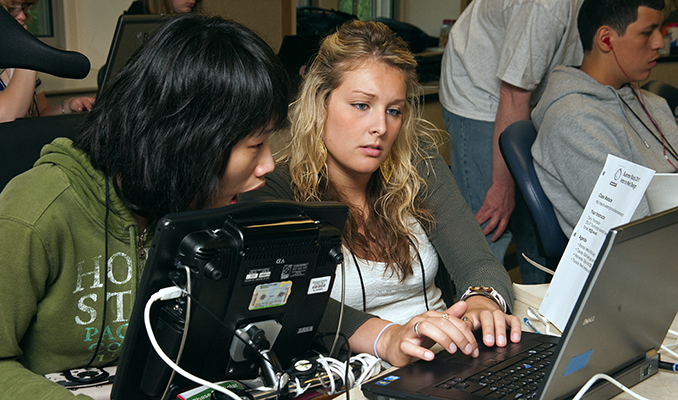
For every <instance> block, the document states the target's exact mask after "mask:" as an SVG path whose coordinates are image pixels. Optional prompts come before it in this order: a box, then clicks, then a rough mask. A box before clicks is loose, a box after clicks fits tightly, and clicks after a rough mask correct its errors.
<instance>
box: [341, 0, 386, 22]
mask: <svg viewBox="0 0 678 400" xmlns="http://www.w3.org/2000/svg"><path fill="white" fill-rule="evenodd" d="M339 11H343V12H345V13H349V14H355V15H357V16H358V19H360V20H363V21H367V20H370V19H373V18H379V17H385V18H393V0H339Z"/></svg>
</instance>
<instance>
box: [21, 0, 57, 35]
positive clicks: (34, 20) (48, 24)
mask: <svg viewBox="0 0 678 400" xmlns="http://www.w3.org/2000/svg"><path fill="white" fill-rule="evenodd" d="M28 12H29V13H30V19H29V20H28V23H27V24H26V26H27V27H28V31H29V32H30V33H31V34H33V36H37V37H53V36H54V28H53V26H52V0H43V1H39V2H38V3H37V4H34V5H33V6H32V7H31V9H30V11H28Z"/></svg>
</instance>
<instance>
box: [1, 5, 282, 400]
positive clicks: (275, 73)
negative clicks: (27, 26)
mask: <svg viewBox="0 0 678 400" xmlns="http://www.w3.org/2000/svg"><path fill="white" fill-rule="evenodd" d="M287 105H288V103H287V84H286V81H285V72H284V69H283V68H282V66H281V65H280V63H279V61H278V60H277V58H276V56H275V54H274V52H273V51H272V50H271V49H270V48H269V47H268V46H267V45H266V44H265V43H264V42H263V40H261V39H260V38H259V37H257V36H256V35H255V34H254V33H252V32H251V31H249V30H248V29H246V28H244V27H243V26H241V25H239V24H237V23H234V22H230V21H224V20H221V19H218V18H207V17H200V16H195V15H186V16H181V17H177V18H175V19H172V20H171V21H169V22H168V23H166V24H165V25H163V26H162V27H161V28H160V29H159V30H158V31H157V32H156V34H154V35H153V36H152V37H151V39H149V41H148V42H147V43H145V44H144V45H143V47H142V48H141V49H140V50H139V51H138V52H137V53H136V54H135V55H134V56H133V57H132V58H131V59H130V61H129V62H128V64H127V65H126V66H125V67H124V68H123V69H122V70H121V71H120V73H119V74H118V75H117V76H116V77H115V79H114V80H113V81H112V82H111V83H110V85H109V86H107V88H106V90H105V91H104V93H102V95H101V96H100V97H99V98H98V99H97V102H96V104H95V106H94V108H93V110H92V112H91V113H89V114H88V115H87V118H86V120H85V123H84V128H83V130H82V133H81V135H80V136H79V137H78V138H77V139H76V140H75V141H73V142H71V141H70V140H68V139H65V138H59V139H56V140H55V141H54V142H52V143H51V144H50V145H48V146H46V147H45V148H44V149H43V151H42V155H41V157H40V159H39V160H38V162H37V163H36V165H35V167H34V168H33V169H31V170H30V171H28V172H26V173H24V174H22V175H20V176H18V177H16V178H15V179H14V180H13V181H12V182H10V183H9V184H8V185H7V186H6V188H5V190H4V191H3V192H2V194H0V242H1V243H2V246H0V308H2V310H3V311H2V313H1V314H0V392H1V393H3V396H6V397H11V398H27V397H39V398H45V399H47V398H49V399H61V398H64V399H65V398H71V397H72V395H71V394H70V393H69V392H68V391H67V390H66V389H64V388H62V387H61V386H59V385H57V384H55V383H52V382H50V381H48V380H47V379H45V378H44V377H42V376H41V375H42V374H46V373H52V372H57V371H63V370H68V369H72V368H78V367H85V366H106V365H111V364H114V363H115V362H116V361H117V358H118V356H119V354H120V347H121V345H122V343H123V339H124V337H125V332H126V327H127V321H128V320H129V316H130V313H131V310H132V302H133V299H134V298H135V293H136V285H137V284H138V282H139V279H140V277H141V272H142V270H143V266H144V263H145V259H146V258H145V257H146V251H145V249H146V248H147V247H148V244H149V243H150V242H151V239H152V232H153V226H154V224H155V223H156V222H157V221H158V219H159V218H161V217H162V216H163V215H165V214H167V213H170V212H179V211H185V210H190V209H202V208H212V207H220V206H224V205H228V204H231V203H234V202H236V201H237V200H238V194H239V193H242V192H246V191H249V190H253V189H256V188H259V187H261V186H262V185H263V184H264V177H263V176H264V174H266V173H267V172H270V171H271V170H272V169H273V159H272V157H271V153H270V148H269V147H268V137H269V135H270V134H271V133H272V132H273V131H274V130H276V129H278V128H280V127H281V126H282V125H283V124H284V123H285V121H286V117H287Z"/></svg>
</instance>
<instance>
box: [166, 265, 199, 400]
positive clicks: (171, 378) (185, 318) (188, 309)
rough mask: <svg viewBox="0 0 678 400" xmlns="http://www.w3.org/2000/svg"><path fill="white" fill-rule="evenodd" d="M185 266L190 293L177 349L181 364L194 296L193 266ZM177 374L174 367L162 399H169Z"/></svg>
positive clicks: (187, 288) (177, 361) (178, 359)
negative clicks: (192, 282) (192, 294)
mask: <svg viewBox="0 0 678 400" xmlns="http://www.w3.org/2000/svg"><path fill="white" fill-rule="evenodd" d="M182 266H183V267H184V270H185V271H186V292H187V293H188V295H187V296H186V316H185V317H184V329H183V332H182V334H181V342H180V344H179V351H177V357H176V361H175V362H176V364H177V365H179V362H180V361H181V355H182V354H183V353H184V346H185V345H186V338H187V337H188V327H189V326H191V325H190V323H191V300H192V297H191V296H190V294H191V293H192V292H191V287H192V285H191V268H190V267H188V266H187V265H182ZM172 283H174V284H175V285H176V286H180V285H177V283H176V282H174V281H173V280H172ZM175 374H176V371H175V370H174V369H172V373H171V374H170V377H169V379H168V380H167V386H166V387H165V392H164V393H163V394H162V397H160V398H161V399H162V400H167V399H168V397H167V396H169V394H170V390H171V388H172V380H174V376H175Z"/></svg>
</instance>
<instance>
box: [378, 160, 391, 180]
mask: <svg viewBox="0 0 678 400" xmlns="http://www.w3.org/2000/svg"><path fill="white" fill-rule="evenodd" d="M379 171H380V172H381V176H382V177H384V181H386V183H388V181H389V180H391V175H393V164H391V156H390V155H388V156H387V157H386V158H385V159H384V161H382V163H381V164H379Z"/></svg>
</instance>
